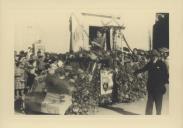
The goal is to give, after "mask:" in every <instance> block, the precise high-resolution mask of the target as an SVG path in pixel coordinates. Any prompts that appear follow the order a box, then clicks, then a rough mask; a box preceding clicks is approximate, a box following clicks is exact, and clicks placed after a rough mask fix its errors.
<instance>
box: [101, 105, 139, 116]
mask: <svg viewBox="0 0 183 128" xmlns="http://www.w3.org/2000/svg"><path fill="white" fill-rule="evenodd" d="M101 107H103V108H106V109H110V110H112V111H115V112H118V113H120V114H123V115H139V114H137V113H133V112H129V111H125V110H124V109H123V108H119V107H113V106H101Z"/></svg>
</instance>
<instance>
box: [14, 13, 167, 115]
mask: <svg viewBox="0 0 183 128" xmlns="http://www.w3.org/2000/svg"><path fill="white" fill-rule="evenodd" d="M42 13H44V14H42ZM52 13H53V15H51V14H50V15H49V16H48V15H47V14H46V13H45V12H40V13H38V12H35V13H34V12H31V13H30V14H29V15H26V16H22V15H24V14H21V15H20V14H19V13H18V12H17V13H15V17H17V18H16V21H17V22H16V24H15V51H14V65H15V66H14V69H15V72H14V83H15V85H14V90H15V91H14V99H15V100H14V103H15V104H14V109H15V114H58V115H153V114H157V115H161V114H165V115H166V114H168V109H169V95H168V94H169V91H168V88H169V87H168V84H169V72H168V68H169V64H168V58H169V13H168V12H166V13H165V12H163V13H162V12H154V13H153V12H152V13H142V12H118V11H116V13H115V11H114V13H113V14H109V13H105V11H103V12H97V11H93V12H92V11H86V12H75V13H74V12H69V11H66V12H64V11H63V12H61V13H58V14H57V13H55V12H52ZM65 13H66V14H65ZM134 15H138V19H137V18H136V17H135V18H134ZM36 17H37V18H36ZM144 17H147V19H146V20H145V21H144ZM135 20H136V21H135ZM134 21H135V22H134ZM53 23H54V24H53Z"/></svg>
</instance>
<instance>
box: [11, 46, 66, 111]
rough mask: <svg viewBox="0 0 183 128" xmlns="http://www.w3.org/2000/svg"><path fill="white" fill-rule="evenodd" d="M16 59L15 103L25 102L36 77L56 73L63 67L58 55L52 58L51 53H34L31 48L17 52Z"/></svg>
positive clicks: (22, 105)
mask: <svg viewBox="0 0 183 128" xmlns="http://www.w3.org/2000/svg"><path fill="white" fill-rule="evenodd" d="M14 59H15V60H14V62H15V63H14V64H15V68H14V69H15V74H14V78H15V80H14V81H15V84H14V85H15V101H23V100H24V96H25V94H26V93H28V92H30V91H31V88H32V86H33V84H34V80H35V78H36V77H39V76H41V75H44V74H45V75H46V74H47V73H48V72H50V73H51V72H54V71H55V69H57V68H58V67H61V66H62V65H63V62H62V61H61V58H59V56H58V55H57V56H52V54H51V53H43V52H42V51H41V50H38V51H37V53H33V50H32V49H31V48H28V50H27V51H23V50H22V51H20V52H19V53H17V52H16V51H15V53H14ZM22 103H23V102H22ZM22 103H21V109H22V110H23V109H24V104H22ZM15 107H16V106H15Z"/></svg>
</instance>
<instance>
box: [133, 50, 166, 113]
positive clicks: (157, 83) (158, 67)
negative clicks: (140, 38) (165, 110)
mask: <svg viewBox="0 0 183 128" xmlns="http://www.w3.org/2000/svg"><path fill="white" fill-rule="evenodd" d="M159 57H160V54H159V52H158V51H157V50H152V54H151V60H150V62H149V63H148V64H147V65H145V66H144V67H143V68H142V69H139V70H137V71H135V72H134V74H135V75H137V74H138V73H141V72H145V71H148V81H147V91H148V100H147V105H146V115H152V110H153V104H154V102H155V106H156V114H157V115H161V109H162V101H163V94H164V93H165V92H166V88H165V84H166V83H168V79H169V74H168V70H167V66H166V64H165V63H164V62H163V61H161V60H160V59H159Z"/></svg>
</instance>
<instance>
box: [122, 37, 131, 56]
mask: <svg viewBox="0 0 183 128" xmlns="http://www.w3.org/2000/svg"><path fill="white" fill-rule="evenodd" d="M123 40H124V41H125V43H126V46H127V47H128V49H130V51H131V52H132V53H133V51H132V49H131V48H130V45H129V44H128V42H127V40H126V38H125V36H124V34H123Z"/></svg>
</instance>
